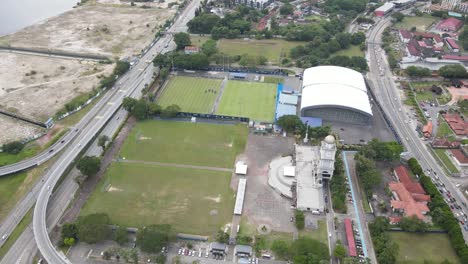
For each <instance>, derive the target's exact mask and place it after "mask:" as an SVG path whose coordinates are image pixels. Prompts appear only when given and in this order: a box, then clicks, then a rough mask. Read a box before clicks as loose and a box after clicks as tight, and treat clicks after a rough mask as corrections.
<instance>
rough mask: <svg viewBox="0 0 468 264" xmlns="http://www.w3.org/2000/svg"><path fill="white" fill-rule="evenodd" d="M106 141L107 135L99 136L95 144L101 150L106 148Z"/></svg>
mask: <svg viewBox="0 0 468 264" xmlns="http://www.w3.org/2000/svg"><path fill="white" fill-rule="evenodd" d="M107 141H109V137H108V136H107V135H101V136H99V138H98V143H97V145H98V146H99V147H101V148H102V151H104V150H106V143H107Z"/></svg>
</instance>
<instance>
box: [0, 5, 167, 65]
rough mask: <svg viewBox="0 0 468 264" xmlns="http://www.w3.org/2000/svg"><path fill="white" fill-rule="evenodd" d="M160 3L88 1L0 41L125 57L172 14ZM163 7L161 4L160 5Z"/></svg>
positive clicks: (145, 43) (147, 38)
mask: <svg viewBox="0 0 468 264" xmlns="http://www.w3.org/2000/svg"><path fill="white" fill-rule="evenodd" d="M170 2H173V1H165V3H161V4H159V3H158V4H147V5H146V6H148V8H141V7H138V6H134V7H131V6H130V2H126V3H123V2H120V1H107V0H106V1H101V3H98V2H96V1H89V3H87V4H85V5H83V6H81V7H77V8H75V9H73V10H70V11H68V12H66V13H64V14H61V15H59V16H56V17H53V18H50V19H48V20H47V21H44V22H42V23H38V24H35V25H33V26H29V27H27V28H25V29H23V30H20V31H19V32H17V33H15V34H12V35H8V36H5V37H2V38H0V43H2V44H10V45H12V46H18V47H34V48H44V49H57V50H66V51H70V52H81V53H101V54H106V55H109V56H119V57H129V56H132V55H135V54H137V53H140V52H141V50H142V49H143V48H144V47H145V46H146V45H148V44H149V43H150V42H151V41H152V39H153V38H154V35H155V33H156V32H157V29H158V28H159V26H160V25H163V24H164V22H165V21H166V20H167V19H170V18H172V17H173V16H174V14H175V11H176V10H175V9H174V8H170V9H167V8H165V7H167V4H168V3H170ZM160 7H163V8H160Z"/></svg>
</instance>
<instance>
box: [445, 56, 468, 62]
mask: <svg viewBox="0 0 468 264" xmlns="http://www.w3.org/2000/svg"><path fill="white" fill-rule="evenodd" d="M442 59H444V60H459V61H468V56H458V55H443V56H442Z"/></svg>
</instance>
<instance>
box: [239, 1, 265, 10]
mask: <svg viewBox="0 0 468 264" xmlns="http://www.w3.org/2000/svg"><path fill="white" fill-rule="evenodd" d="M235 3H236V4H238V5H242V4H244V5H246V6H250V7H253V8H256V9H264V8H266V7H267V6H268V5H270V4H271V3H273V0H236V1H235Z"/></svg>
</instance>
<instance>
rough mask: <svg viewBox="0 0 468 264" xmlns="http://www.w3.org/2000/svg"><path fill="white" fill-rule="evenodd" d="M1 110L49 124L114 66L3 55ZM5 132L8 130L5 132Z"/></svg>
mask: <svg viewBox="0 0 468 264" xmlns="http://www.w3.org/2000/svg"><path fill="white" fill-rule="evenodd" d="M0 56H1V57H2V59H1V60H0V109H4V110H8V111H11V112H14V113H18V114H21V115H24V116H26V117H30V118H33V119H36V120H38V121H45V120H47V119H48V118H49V117H51V116H53V115H54V114H55V113H56V112H57V111H58V110H60V109H61V108H63V107H64V105H65V104H66V103H68V102H69V101H71V100H72V99H73V98H74V97H76V96H78V95H80V94H82V93H88V92H90V91H91V90H92V89H93V88H94V87H97V85H98V83H99V78H98V75H102V74H104V75H109V74H110V72H111V71H112V69H113V65H111V64H99V63H97V62H89V61H78V60H68V59H59V58H50V57H41V56H34V55H22V54H14V53H6V52H0ZM3 131H5V130H3Z"/></svg>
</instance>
